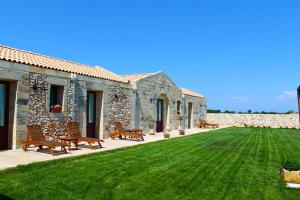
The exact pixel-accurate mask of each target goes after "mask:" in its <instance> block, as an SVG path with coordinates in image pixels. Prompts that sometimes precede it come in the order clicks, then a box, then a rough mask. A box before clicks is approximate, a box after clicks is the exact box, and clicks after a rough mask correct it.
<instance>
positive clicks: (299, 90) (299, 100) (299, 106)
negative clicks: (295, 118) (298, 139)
mask: <svg viewBox="0 0 300 200" xmlns="http://www.w3.org/2000/svg"><path fill="white" fill-rule="evenodd" d="M297 96H298V113H299V126H300V85H299V86H298V88H297Z"/></svg>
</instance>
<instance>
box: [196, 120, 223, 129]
mask: <svg viewBox="0 0 300 200" xmlns="http://www.w3.org/2000/svg"><path fill="white" fill-rule="evenodd" d="M209 127H210V128H219V124H211V123H208V122H206V121H205V120H200V123H199V128H209Z"/></svg>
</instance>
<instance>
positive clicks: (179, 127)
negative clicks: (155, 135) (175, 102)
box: [177, 115, 185, 135]
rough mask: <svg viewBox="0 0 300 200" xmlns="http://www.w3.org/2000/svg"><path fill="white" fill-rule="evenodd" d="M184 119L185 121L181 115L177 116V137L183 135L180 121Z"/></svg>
mask: <svg viewBox="0 0 300 200" xmlns="http://www.w3.org/2000/svg"><path fill="white" fill-rule="evenodd" d="M184 119H185V117H184V116H183V115H178V116H177V120H178V121H179V126H178V131H179V135H185V131H184V129H183V127H182V121H183V120H184Z"/></svg>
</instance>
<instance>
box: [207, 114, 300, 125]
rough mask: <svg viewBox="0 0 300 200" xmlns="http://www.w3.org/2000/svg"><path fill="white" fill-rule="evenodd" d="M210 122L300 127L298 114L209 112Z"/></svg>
mask: <svg viewBox="0 0 300 200" xmlns="http://www.w3.org/2000/svg"><path fill="white" fill-rule="evenodd" d="M207 119H208V121H209V122H212V123H218V124H220V125H221V126H245V125H248V126H256V127H257V126H259V127H264V126H265V127H272V128H279V127H289V128H294V127H299V117H298V114H231V113H208V114H207Z"/></svg>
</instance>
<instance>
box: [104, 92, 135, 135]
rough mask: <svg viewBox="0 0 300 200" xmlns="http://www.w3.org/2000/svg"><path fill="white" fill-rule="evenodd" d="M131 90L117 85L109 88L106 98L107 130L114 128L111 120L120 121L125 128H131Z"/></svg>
mask: <svg viewBox="0 0 300 200" xmlns="http://www.w3.org/2000/svg"><path fill="white" fill-rule="evenodd" d="M131 101H132V90H131V89H129V88H123V87H118V86H111V87H110V88H109V100H108V105H109V109H108V115H107V116H108V118H107V119H106V120H107V121H108V123H107V124H108V127H107V128H106V129H107V131H112V130H113V129H114V126H113V122H121V123H122V125H123V126H124V128H125V129H130V128H131V111H132V102H131Z"/></svg>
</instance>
